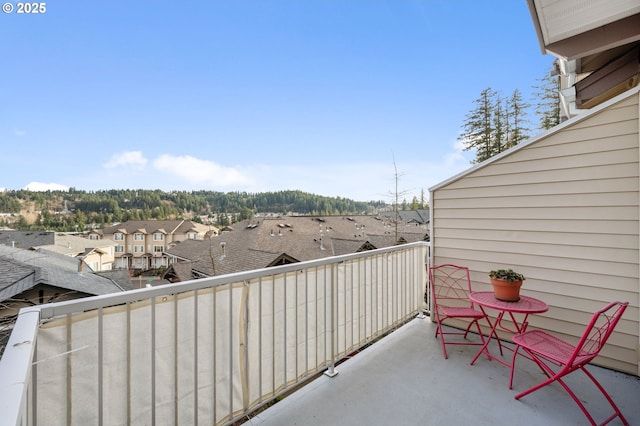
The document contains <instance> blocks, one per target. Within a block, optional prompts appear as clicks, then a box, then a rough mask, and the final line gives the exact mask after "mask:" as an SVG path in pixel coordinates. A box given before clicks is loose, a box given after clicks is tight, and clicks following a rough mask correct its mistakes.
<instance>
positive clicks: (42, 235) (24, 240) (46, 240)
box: [0, 230, 55, 249]
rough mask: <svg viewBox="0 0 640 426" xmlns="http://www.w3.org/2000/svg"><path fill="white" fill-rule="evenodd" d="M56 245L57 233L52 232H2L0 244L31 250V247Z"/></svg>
mask: <svg viewBox="0 0 640 426" xmlns="http://www.w3.org/2000/svg"><path fill="white" fill-rule="evenodd" d="M54 243H55V233H54V232H51V231H13V230H0V244H2V245H5V246H9V247H15V248H23V249H30V248H31V247H35V246H41V245H45V244H54Z"/></svg>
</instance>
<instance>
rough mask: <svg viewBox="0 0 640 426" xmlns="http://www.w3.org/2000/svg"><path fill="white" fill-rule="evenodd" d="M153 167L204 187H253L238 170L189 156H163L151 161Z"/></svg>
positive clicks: (244, 174) (248, 177) (246, 175)
mask: <svg viewBox="0 0 640 426" xmlns="http://www.w3.org/2000/svg"><path fill="white" fill-rule="evenodd" d="M153 167H154V168H155V169H156V170H158V171H160V172H162V173H164V174H170V175H173V176H176V177H178V178H180V179H184V180H186V181H188V182H189V183H192V184H197V185H205V186H233V185H238V186H242V185H253V184H254V179H253V178H251V177H250V176H249V175H248V174H246V173H244V172H243V171H242V170H241V169H240V168H234V167H224V166H221V165H219V164H217V163H215V162H213V161H210V160H201V159H199V158H195V157H192V156H190V155H181V156H173V155H168V154H163V155H161V156H159V157H158V158H156V159H155V160H154V161H153Z"/></svg>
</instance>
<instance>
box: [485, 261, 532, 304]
mask: <svg viewBox="0 0 640 426" xmlns="http://www.w3.org/2000/svg"><path fill="white" fill-rule="evenodd" d="M489 278H490V279H491V284H492V285H493V294H494V296H495V298H496V299H498V300H504V301H506V302H517V301H518V300H520V287H521V286H522V281H524V280H525V277H524V275H522V274H520V273H518V272H515V271H514V270H513V269H496V270H493V271H491V272H489Z"/></svg>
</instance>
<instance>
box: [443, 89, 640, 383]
mask: <svg viewBox="0 0 640 426" xmlns="http://www.w3.org/2000/svg"><path fill="white" fill-rule="evenodd" d="M639 96H640V95H639V91H638V90H637V89H633V90H631V91H630V92H627V93H626V94H624V95H621V96H619V97H617V98H615V99H613V100H611V101H609V102H607V103H605V104H603V105H601V107H598V108H596V109H594V110H592V111H591V112H589V113H588V114H586V115H584V116H581V117H577V118H574V119H572V120H570V121H567V122H565V123H563V124H562V125H560V126H558V127H557V128H555V129H553V130H552V131H550V132H547V133H545V134H543V135H541V136H540V137H538V138H535V139H533V140H532V141H530V142H527V143H526V144H524V145H521V146H518V147H516V148H515V149H513V150H511V151H509V152H507V153H505V154H502V155H501V156H498V157H496V158H494V159H491V160H489V161H487V162H485V163H484V164H482V165H479V166H477V167H475V168H473V169H470V171H469V172H468V173H464V174H462V175H460V176H458V177H457V178H453V179H451V180H450V181H447V182H444V183H442V184H440V185H438V186H436V187H434V188H431V208H432V212H433V213H432V255H433V259H432V262H433V264H442V263H454V264H459V265H466V266H468V267H469V268H470V270H471V278H472V286H473V289H474V290H476V291H490V290H491V286H490V284H489V280H488V277H487V274H488V272H489V271H490V270H492V269H497V268H503V267H506V268H513V269H515V270H517V271H518V272H521V273H523V274H524V275H525V276H526V277H527V280H526V281H525V283H524V286H523V290H522V291H523V293H524V294H527V295H530V296H533V297H536V298H539V299H542V300H544V301H545V302H547V303H548V304H549V311H548V312H546V313H544V314H541V315H534V316H531V317H530V318H529V323H530V326H531V327H536V328H542V329H546V330H548V331H551V332H553V333H554V334H557V335H559V336H561V337H564V338H567V339H569V340H574V339H577V337H578V336H580V335H581V333H582V332H583V330H584V326H585V325H586V323H587V322H588V321H589V319H590V318H591V315H592V314H593V312H594V311H596V310H597V309H599V308H601V307H602V306H604V304H606V303H607V302H610V301H612V300H621V301H629V302H630V306H629V308H628V309H627V310H626V312H625V314H624V316H623V317H622V320H621V322H620V323H619V324H618V326H617V328H616V332H615V333H614V335H613V336H612V337H611V338H610V340H609V343H608V345H607V346H605V348H604V349H603V351H602V353H601V356H600V357H598V358H597V359H596V363H598V364H600V365H603V366H606V367H610V368H614V369H617V370H620V371H624V372H628V373H631V374H635V375H639V372H640V369H639V353H640V351H639V349H640V344H639V343H640V341H639V337H638V336H639V334H640V332H639V330H640V318H639V315H640V314H639V309H638V305H639V299H640V296H639V295H640V284H639V276H640V274H639V268H640V261H639V247H640V243H639V232H640V231H639V220H640V218H639V209H638V203H639V188H640V186H639V164H640V161H639V157H638V155H639V152H638V146H639V137H640V136H639V126H640V125H639V121H640V120H639V115H640V112H639V106H638V105H639Z"/></svg>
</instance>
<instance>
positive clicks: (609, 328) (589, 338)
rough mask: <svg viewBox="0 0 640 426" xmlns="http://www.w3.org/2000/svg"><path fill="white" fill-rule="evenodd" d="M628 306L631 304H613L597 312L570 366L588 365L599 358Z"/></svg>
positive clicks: (571, 359) (577, 346)
mask: <svg viewBox="0 0 640 426" xmlns="http://www.w3.org/2000/svg"><path fill="white" fill-rule="evenodd" d="M628 305H629V302H611V303H609V304H608V305H607V306H605V307H604V308H602V309H600V310H599V311H597V312H595V313H594V314H593V317H592V318H591V321H590V322H589V324H588V325H587V328H586V329H585V331H584V333H583V335H582V337H581V338H580V341H579V342H578V344H577V345H576V349H575V351H574V353H573V355H572V357H571V358H570V361H569V364H571V365H580V364H586V363H588V362H590V361H591V360H592V359H594V358H595V357H597V356H598V354H599V353H600V350H601V349H602V347H603V346H604V345H605V343H607V340H608V339H609V336H611V333H613V329H614V328H615V327H616V324H618V321H620V317H622V314H623V313H624V311H625V309H627V306H628Z"/></svg>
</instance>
